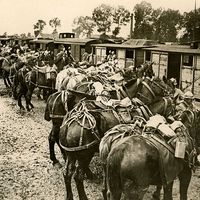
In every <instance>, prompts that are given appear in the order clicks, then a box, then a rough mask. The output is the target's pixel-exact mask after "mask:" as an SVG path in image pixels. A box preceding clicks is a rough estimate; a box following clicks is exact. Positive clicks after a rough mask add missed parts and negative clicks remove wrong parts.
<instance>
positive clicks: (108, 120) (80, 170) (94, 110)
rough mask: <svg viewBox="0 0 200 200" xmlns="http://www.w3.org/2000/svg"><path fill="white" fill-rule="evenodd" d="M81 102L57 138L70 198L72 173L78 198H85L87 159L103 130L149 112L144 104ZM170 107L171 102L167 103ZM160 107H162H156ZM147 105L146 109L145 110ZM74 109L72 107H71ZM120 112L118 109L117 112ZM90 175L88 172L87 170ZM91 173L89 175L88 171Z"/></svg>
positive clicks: (102, 134)
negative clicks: (114, 105)
mask: <svg viewBox="0 0 200 200" xmlns="http://www.w3.org/2000/svg"><path fill="white" fill-rule="evenodd" d="M92 105H93V106H91V101H89V102H88V101H84V102H81V105H80V106H79V105H77V106H79V107H81V108H82V109H80V108H76V107H75V112H72V114H71V115H69V116H68V117H66V118H65V119H64V120H63V124H62V126H61V128H60V136H59V142H60V146H61V147H62V148H63V151H64V152H65V156H66V157H67V158H68V159H67V161H66V173H64V179H65V185H66V190H67V199H73V194H72V190H71V178H72V175H73V174H75V176H74V178H75V182H76V186H77V190H78V195H79V198H80V199H84V200H85V199H87V196H86V194H85V191H84V185H83V176H84V174H85V173H86V175H87V176H88V174H89V173H90V170H89V167H88V165H89V163H90V161H91V159H92V157H93V155H94V153H95V152H96V151H98V144H99V142H100V140H101V138H102V137H103V136H104V133H105V132H106V131H108V130H109V129H111V128H112V127H114V126H115V125H118V124H121V123H130V122H131V120H132V119H133V116H135V115H138V112H142V113H144V112H145V111H146V113H145V114H144V115H145V116H147V117H148V116H149V114H148V112H150V111H149V110H148V109H147V108H145V107H144V108H141V110H137V109H125V110H124V109H123V111H122V110H121V109H119V110H120V111H117V110H116V109H112V108H105V107H104V108H102V107H101V106H102V105H101V104H100V105H99V103H98V102H93V103H92ZM169 107H170V106H169ZM159 108H161V107H159ZM146 109H147V110H146ZM72 111H73V110H72ZM120 112H121V113H120ZM89 175H91V174H89ZM91 176H92V175H91Z"/></svg>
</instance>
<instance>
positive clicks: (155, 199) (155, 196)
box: [152, 194, 160, 200]
mask: <svg viewBox="0 0 200 200" xmlns="http://www.w3.org/2000/svg"><path fill="white" fill-rule="evenodd" d="M152 200H160V197H159V195H157V194H153V195H152Z"/></svg>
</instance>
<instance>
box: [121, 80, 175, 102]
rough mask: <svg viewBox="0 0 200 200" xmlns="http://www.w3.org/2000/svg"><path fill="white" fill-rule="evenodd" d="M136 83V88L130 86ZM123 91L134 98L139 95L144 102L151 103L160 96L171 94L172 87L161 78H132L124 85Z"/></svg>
mask: <svg viewBox="0 0 200 200" xmlns="http://www.w3.org/2000/svg"><path fill="white" fill-rule="evenodd" d="M133 83H135V88H133V87H129V85H132V84H133ZM123 91H124V93H125V94H127V96H128V97H129V98H130V99H132V98H133V97H137V98H138V99H140V100H141V101H142V102H143V103H144V104H146V105H149V104H151V103H153V102H156V101H157V100H158V99H159V98H161V97H164V96H169V95H170V94H171V93H172V89H171V88H170V87H169V86H168V85H167V84H165V83H164V82H163V81H162V80H161V79H159V78H152V79H150V78H149V77H146V78H144V79H132V80H130V81H129V82H127V83H126V84H125V85H124V86H123Z"/></svg>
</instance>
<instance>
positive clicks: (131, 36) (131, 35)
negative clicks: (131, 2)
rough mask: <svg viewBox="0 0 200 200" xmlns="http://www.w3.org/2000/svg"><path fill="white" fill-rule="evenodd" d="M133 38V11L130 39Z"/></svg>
mask: <svg viewBox="0 0 200 200" xmlns="http://www.w3.org/2000/svg"><path fill="white" fill-rule="evenodd" d="M132 38H133V13H131V25H130V39H132Z"/></svg>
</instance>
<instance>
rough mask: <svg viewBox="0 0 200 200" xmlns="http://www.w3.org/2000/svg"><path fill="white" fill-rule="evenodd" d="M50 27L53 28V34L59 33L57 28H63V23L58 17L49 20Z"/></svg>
mask: <svg viewBox="0 0 200 200" xmlns="http://www.w3.org/2000/svg"><path fill="white" fill-rule="evenodd" d="M49 25H50V26H51V27H52V28H53V33H54V34H55V33H58V32H57V27H60V26H61V21H60V19H58V18H57V17H55V18H53V19H51V20H49Z"/></svg>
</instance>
